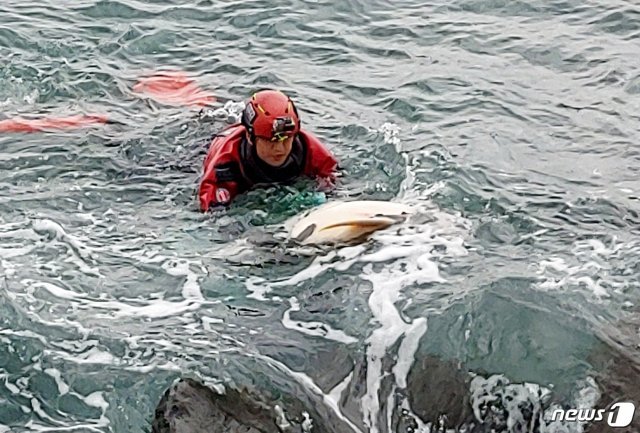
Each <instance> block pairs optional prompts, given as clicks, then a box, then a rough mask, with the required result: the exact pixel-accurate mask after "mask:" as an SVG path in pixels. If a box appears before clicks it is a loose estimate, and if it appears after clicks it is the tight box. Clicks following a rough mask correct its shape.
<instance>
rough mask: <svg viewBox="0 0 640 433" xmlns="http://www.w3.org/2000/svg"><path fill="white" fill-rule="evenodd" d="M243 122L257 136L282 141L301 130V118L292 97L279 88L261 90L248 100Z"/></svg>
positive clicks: (252, 135)
mask: <svg viewBox="0 0 640 433" xmlns="http://www.w3.org/2000/svg"><path fill="white" fill-rule="evenodd" d="M242 124H243V125H244V127H245V128H247V132H248V133H249V136H250V137H251V139H252V140H254V139H255V137H262V138H266V139H268V140H271V141H282V140H284V139H286V138H287V137H291V136H293V135H296V134H297V133H298V131H300V118H299V117H298V111H297V110H296V106H295V105H294V104H293V101H292V100H291V98H289V97H288V96H287V95H285V94H284V93H282V92H280V91H278V90H261V91H259V92H257V93H254V94H253V96H252V97H251V98H249V100H248V101H247V105H246V106H245V108H244V111H243V112H242Z"/></svg>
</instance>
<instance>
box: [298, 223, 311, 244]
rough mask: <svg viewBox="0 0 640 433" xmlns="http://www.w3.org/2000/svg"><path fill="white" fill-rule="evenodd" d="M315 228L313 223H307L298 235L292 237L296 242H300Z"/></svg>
mask: <svg viewBox="0 0 640 433" xmlns="http://www.w3.org/2000/svg"><path fill="white" fill-rule="evenodd" d="M315 229H316V225H315V224H309V225H308V226H307V227H306V228H305V229H304V230H302V231H301V232H300V234H299V235H298V236H296V237H295V238H293V240H295V241H297V242H302V241H304V240H305V239H307V238H308V237H309V236H311V234H312V233H313V232H314V231H315Z"/></svg>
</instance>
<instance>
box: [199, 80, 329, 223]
mask: <svg viewBox="0 0 640 433" xmlns="http://www.w3.org/2000/svg"><path fill="white" fill-rule="evenodd" d="M300 123H301V122H300V117H299V115H298V111H297V109H296V106H295V104H294V103H293V101H292V100H291V98H290V97H289V96H287V95H285V94H284V93H283V92H281V91H278V90H271V89H267V90H261V91H259V92H256V93H255V94H253V95H252V96H251V97H250V98H249V100H248V101H247V103H246V105H245V108H244V110H243V112H242V117H241V120H240V123H236V124H234V125H231V126H229V127H228V128H226V129H224V130H222V131H221V132H219V133H217V134H216V135H215V136H214V138H213V140H212V142H211V145H210V147H209V151H208V153H207V156H206V158H205V161H204V167H203V175H202V178H201V180H200V187H199V191H198V197H199V201H200V210H202V211H203V212H206V211H207V210H209V209H211V208H214V207H220V206H227V205H229V204H230V203H231V201H232V200H233V199H234V197H236V196H237V195H238V194H242V193H244V192H246V191H248V190H250V189H252V188H254V187H260V186H267V185H271V184H276V183H290V182H293V181H295V180H296V179H299V178H300V177H304V176H306V177H310V178H314V179H317V180H318V181H319V183H320V185H322V186H324V187H331V186H333V185H334V184H335V178H336V171H337V166H338V161H337V160H336V158H335V157H334V156H333V154H332V153H331V152H330V151H329V150H328V149H327V148H326V147H325V146H324V145H323V144H322V143H321V142H320V140H319V139H318V138H316V137H315V136H314V135H313V134H312V133H310V132H309V131H306V130H304V129H302V128H301V127H300Z"/></svg>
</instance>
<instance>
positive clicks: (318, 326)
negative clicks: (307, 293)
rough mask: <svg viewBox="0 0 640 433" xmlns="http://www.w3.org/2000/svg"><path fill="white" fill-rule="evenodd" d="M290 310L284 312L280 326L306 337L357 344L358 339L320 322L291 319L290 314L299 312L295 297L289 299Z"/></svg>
mask: <svg viewBox="0 0 640 433" xmlns="http://www.w3.org/2000/svg"><path fill="white" fill-rule="evenodd" d="M289 303H290V304H291V308H289V309H288V310H286V311H285V312H284V315H283V317H282V324H283V325H284V327H285V328H288V329H292V330H295V331H298V332H302V333H303V334H307V335H314V336H318V337H323V338H326V339H327V340H334V341H338V342H340V343H344V344H352V343H357V342H358V339H357V338H355V337H352V336H350V335H347V334H346V333H345V332H344V331H341V330H337V329H333V328H332V327H331V326H329V325H327V324H325V323H322V322H303V321H296V320H292V319H291V312H293V311H300V304H299V302H298V300H297V299H296V298H295V297H291V298H289Z"/></svg>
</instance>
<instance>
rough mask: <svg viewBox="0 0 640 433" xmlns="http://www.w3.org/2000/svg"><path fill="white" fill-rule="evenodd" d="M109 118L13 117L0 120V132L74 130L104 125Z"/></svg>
mask: <svg viewBox="0 0 640 433" xmlns="http://www.w3.org/2000/svg"><path fill="white" fill-rule="evenodd" d="M108 121H109V117H108V116H107V115H104V114H78V115H75V116H68V117H43V118H39V119H26V118H24V117H13V118H11V119H5V120H0V132H41V131H51V130H56V129H74V128H80V127H84V126H91V125H96V124H104V123H107V122H108Z"/></svg>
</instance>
